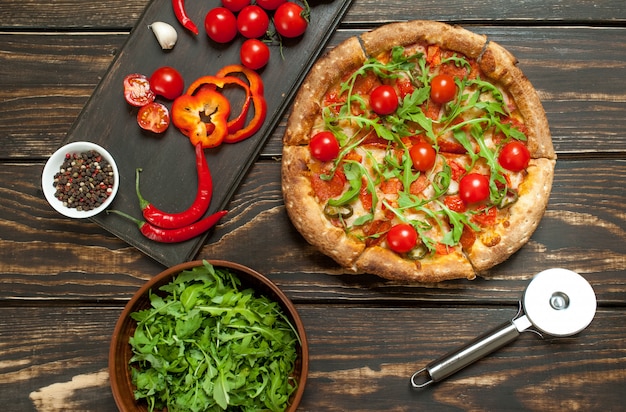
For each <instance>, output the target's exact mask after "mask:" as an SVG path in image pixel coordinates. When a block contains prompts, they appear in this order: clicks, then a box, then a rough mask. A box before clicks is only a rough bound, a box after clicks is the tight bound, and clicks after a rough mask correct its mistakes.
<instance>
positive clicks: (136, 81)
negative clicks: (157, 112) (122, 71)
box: [124, 73, 156, 107]
mask: <svg viewBox="0 0 626 412" xmlns="http://www.w3.org/2000/svg"><path fill="white" fill-rule="evenodd" d="M124 98H125V99H126V101H127V102H128V104H130V105H132V106H136V107H141V106H145V105H146V104H148V103H152V102H153V101H154V99H155V98H156V95H155V94H154V91H152V89H151V88H150V81H149V80H148V78H147V77H146V76H144V75H143V74H139V73H132V74H129V75H127V76H126V77H125V78H124Z"/></svg>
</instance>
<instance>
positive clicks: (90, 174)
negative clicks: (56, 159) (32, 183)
mask: <svg viewBox="0 0 626 412" xmlns="http://www.w3.org/2000/svg"><path fill="white" fill-rule="evenodd" d="M113 179H114V176H113V168H112V167H111V165H110V164H109V162H107V161H106V160H105V159H104V158H103V157H102V155H101V154H100V153H98V152H97V151H95V150H90V151H87V152H81V153H68V154H66V155H65V160H64V161H63V164H62V165H61V168H60V170H59V172H57V173H56V174H55V175H54V181H53V186H54V188H55V189H56V192H55V195H54V196H55V197H56V198H57V199H59V200H60V201H61V202H63V205H64V206H65V207H69V208H74V209H76V210H81V211H88V210H93V209H96V208H98V207H99V206H101V205H102V204H103V203H104V202H105V201H106V199H107V198H108V197H109V196H110V195H111V193H112V192H113Z"/></svg>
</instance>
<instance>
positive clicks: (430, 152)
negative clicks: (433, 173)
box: [409, 142, 437, 172]
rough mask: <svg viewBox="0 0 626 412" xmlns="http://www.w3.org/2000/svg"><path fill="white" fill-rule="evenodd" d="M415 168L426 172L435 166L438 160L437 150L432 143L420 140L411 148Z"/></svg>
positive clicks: (410, 152) (410, 153)
mask: <svg viewBox="0 0 626 412" xmlns="http://www.w3.org/2000/svg"><path fill="white" fill-rule="evenodd" d="M409 155H410V156H411V161H413V168H414V169H415V170H418V171H420V172H426V171H428V170H430V169H432V168H433V166H434V165H435V160H437V152H436V151H435V148H433V147H432V145H430V144H428V143H426V142H418V143H416V144H414V145H413V146H411V148H410V149H409Z"/></svg>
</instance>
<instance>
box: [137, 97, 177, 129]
mask: <svg viewBox="0 0 626 412" xmlns="http://www.w3.org/2000/svg"><path fill="white" fill-rule="evenodd" d="M137 123H138V124H139V126H140V127H141V128H142V129H144V130H148V131H151V132H154V133H163V132H164V131H166V130H167V128H168V127H169V126H170V112H169V110H167V107H165V105H163V104H161V103H157V102H152V103H149V104H147V105H145V106H142V107H141V108H140V109H139V112H138V113H137Z"/></svg>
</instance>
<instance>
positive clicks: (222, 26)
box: [204, 7, 237, 43]
mask: <svg viewBox="0 0 626 412" xmlns="http://www.w3.org/2000/svg"><path fill="white" fill-rule="evenodd" d="M204 29H205V30H206V34H207V35H208V36H209V38H210V39H211V40H213V41H215V42H218V43H228V42H230V41H232V40H233V39H234V38H235V36H237V18H236V17H235V15H234V14H233V12H232V11H230V10H229V9H227V8H226V7H216V8H214V9H211V10H209V12H208V13H207V14H206V17H205V18H204Z"/></svg>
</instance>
